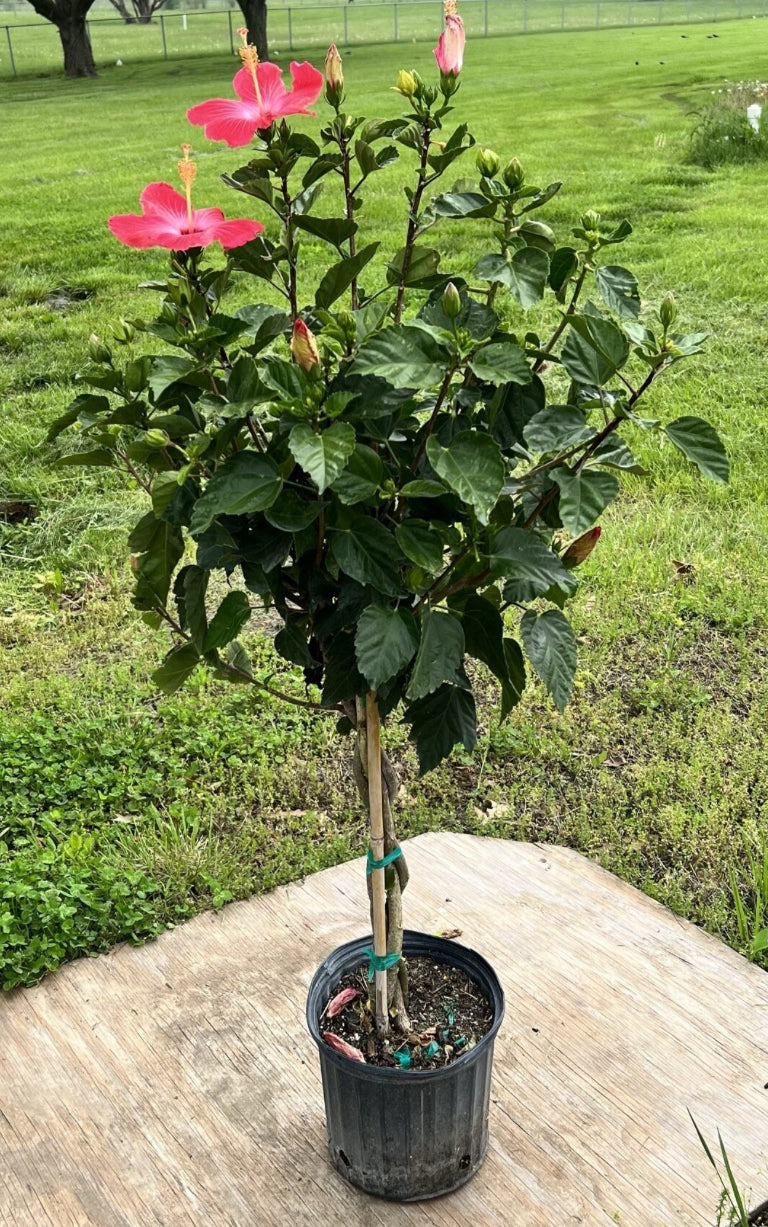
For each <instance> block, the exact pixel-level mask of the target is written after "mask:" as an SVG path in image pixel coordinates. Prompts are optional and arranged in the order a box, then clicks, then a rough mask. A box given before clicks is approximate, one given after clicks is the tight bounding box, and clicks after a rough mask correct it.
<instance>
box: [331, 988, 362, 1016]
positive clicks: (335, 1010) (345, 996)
mask: <svg viewBox="0 0 768 1227" xmlns="http://www.w3.org/2000/svg"><path fill="white" fill-rule="evenodd" d="M359 996H360V993H359V991H358V990H357V989H356V988H343V989H342V990H341V992H340V993H337V994H336V996H335V997H332V998H331V1000H330V1001H329V1002H328V1005H327V1006H326V1007H325V1012H326V1014H327V1015H328V1017H329V1018H335V1017H336V1015H337V1014H340V1013H341V1011H342V1010H345V1009H346V1008H347V1006H348V1005H350V1004H351V1002H353V1001H357V999H358V997H359Z"/></svg>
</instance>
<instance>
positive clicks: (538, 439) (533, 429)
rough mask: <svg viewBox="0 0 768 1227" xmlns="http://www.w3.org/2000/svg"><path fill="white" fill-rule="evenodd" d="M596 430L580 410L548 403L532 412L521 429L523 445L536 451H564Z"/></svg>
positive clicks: (584, 439)
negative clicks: (544, 407)
mask: <svg viewBox="0 0 768 1227" xmlns="http://www.w3.org/2000/svg"><path fill="white" fill-rule="evenodd" d="M595 433H596V431H595V430H594V428H593V427H592V426H588V425H587V419H586V417H585V415H584V414H583V413H582V412H581V410H579V409H573V408H571V407H570V406H569V405H548V406H547V408H546V409H542V410H541V412H540V413H537V414H534V416H533V417H532V418H531V420H530V422H528V424H527V426H526V427H525V429H524V431H523V435H524V438H525V442H526V446H527V447H529V448H530V450H531V451H532V452H534V453H536V454H538V455H542V454H544V453H546V452H559V451H564V450H565V448H568V447H573V446H574V445H575V444H577V443H582V442H584V441H586V440H587V439H591V438H592V437H593V436H594V435H595Z"/></svg>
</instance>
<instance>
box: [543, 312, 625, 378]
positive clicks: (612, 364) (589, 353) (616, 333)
mask: <svg viewBox="0 0 768 1227" xmlns="http://www.w3.org/2000/svg"><path fill="white" fill-rule="evenodd" d="M568 322H569V324H570V325H571V329H570V332H569V333H568V337H567V339H566V342H565V345H564V346H563V349H562V352H561V354H560V358H561V361H562V363H563V366H564V367H565V369H566V371H567V372H568V374H569V375H570V377H571V379H574V380H575V381H576V383H581V384H591V385H593V386H595V387H597V388H602V387H604V386H605V384H607V383H609V382H610V380H611V379H613V377H614V375H615V374H616V372H617V371H620V370H621V368H622V367H623V366H624V364H625V362H626V361H627V358H628V357H629V341H628V340H627V338H626V337H625V336H624V333H623V332H622V331H621V329H620V328H617V326H616V324H614V323H613V321H612V320H606V319H602V318H601V317H600V316H597V315H571V316H569V317H568Z"/></svg>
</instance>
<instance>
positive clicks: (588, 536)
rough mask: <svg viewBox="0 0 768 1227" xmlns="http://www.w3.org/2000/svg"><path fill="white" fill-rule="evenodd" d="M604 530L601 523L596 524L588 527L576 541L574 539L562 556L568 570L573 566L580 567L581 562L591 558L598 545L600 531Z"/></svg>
mask: <svg viewBox="0 0 768 1227" xmlns="http://www.w3.org/2000/svg"><path fill="white" fill-rule="evenodd" d="M602 531H603V530H602V528H601V527H600V525H599V524H596V525H595V527H594V528H590V529H588V530H587V531H586V532H585V533H582V535H581V536H580V537H577V538H576V540H575V541H572V542H571V544H570V545H569V546H568V549H567V550H566V551H565V553H564V554H563V556H562V559H561V561H562V563H563V565H564V566H566V567H567V568H568V570H571V569H572V568H573V567H578V565H579V563H581V562H584V561H585V560H586V559H587V558H589V556H590V554H591V553H592V551H593V549H594V548H595V546H596V545H597V542H598V539H599V537H600V533H601V532H602Z"/></svg>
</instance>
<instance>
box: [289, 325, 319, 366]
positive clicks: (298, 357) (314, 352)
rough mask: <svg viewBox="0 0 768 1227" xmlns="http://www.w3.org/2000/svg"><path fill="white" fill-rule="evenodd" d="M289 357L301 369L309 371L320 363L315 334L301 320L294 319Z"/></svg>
mask: <svg viewBox="0 0 768 1227" xmlns="http://www.w3.org/2000/svg"><path fill="white" fill-rule="evenodd" d="M291 357H292V358H293V360H294V362H295V363H297V364H298V366H300V367H301V369H302V371H311V370H312V367H313V366H318V365H319V364H320V354H319V352H318V349H317V341H316V340H315V334H314V333H313V332H310V330H309V328H307V325H306V324H305V323H304V321H303V320H296V323H295V324H294V325H293V336H292V337H291Z"/></svg>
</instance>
